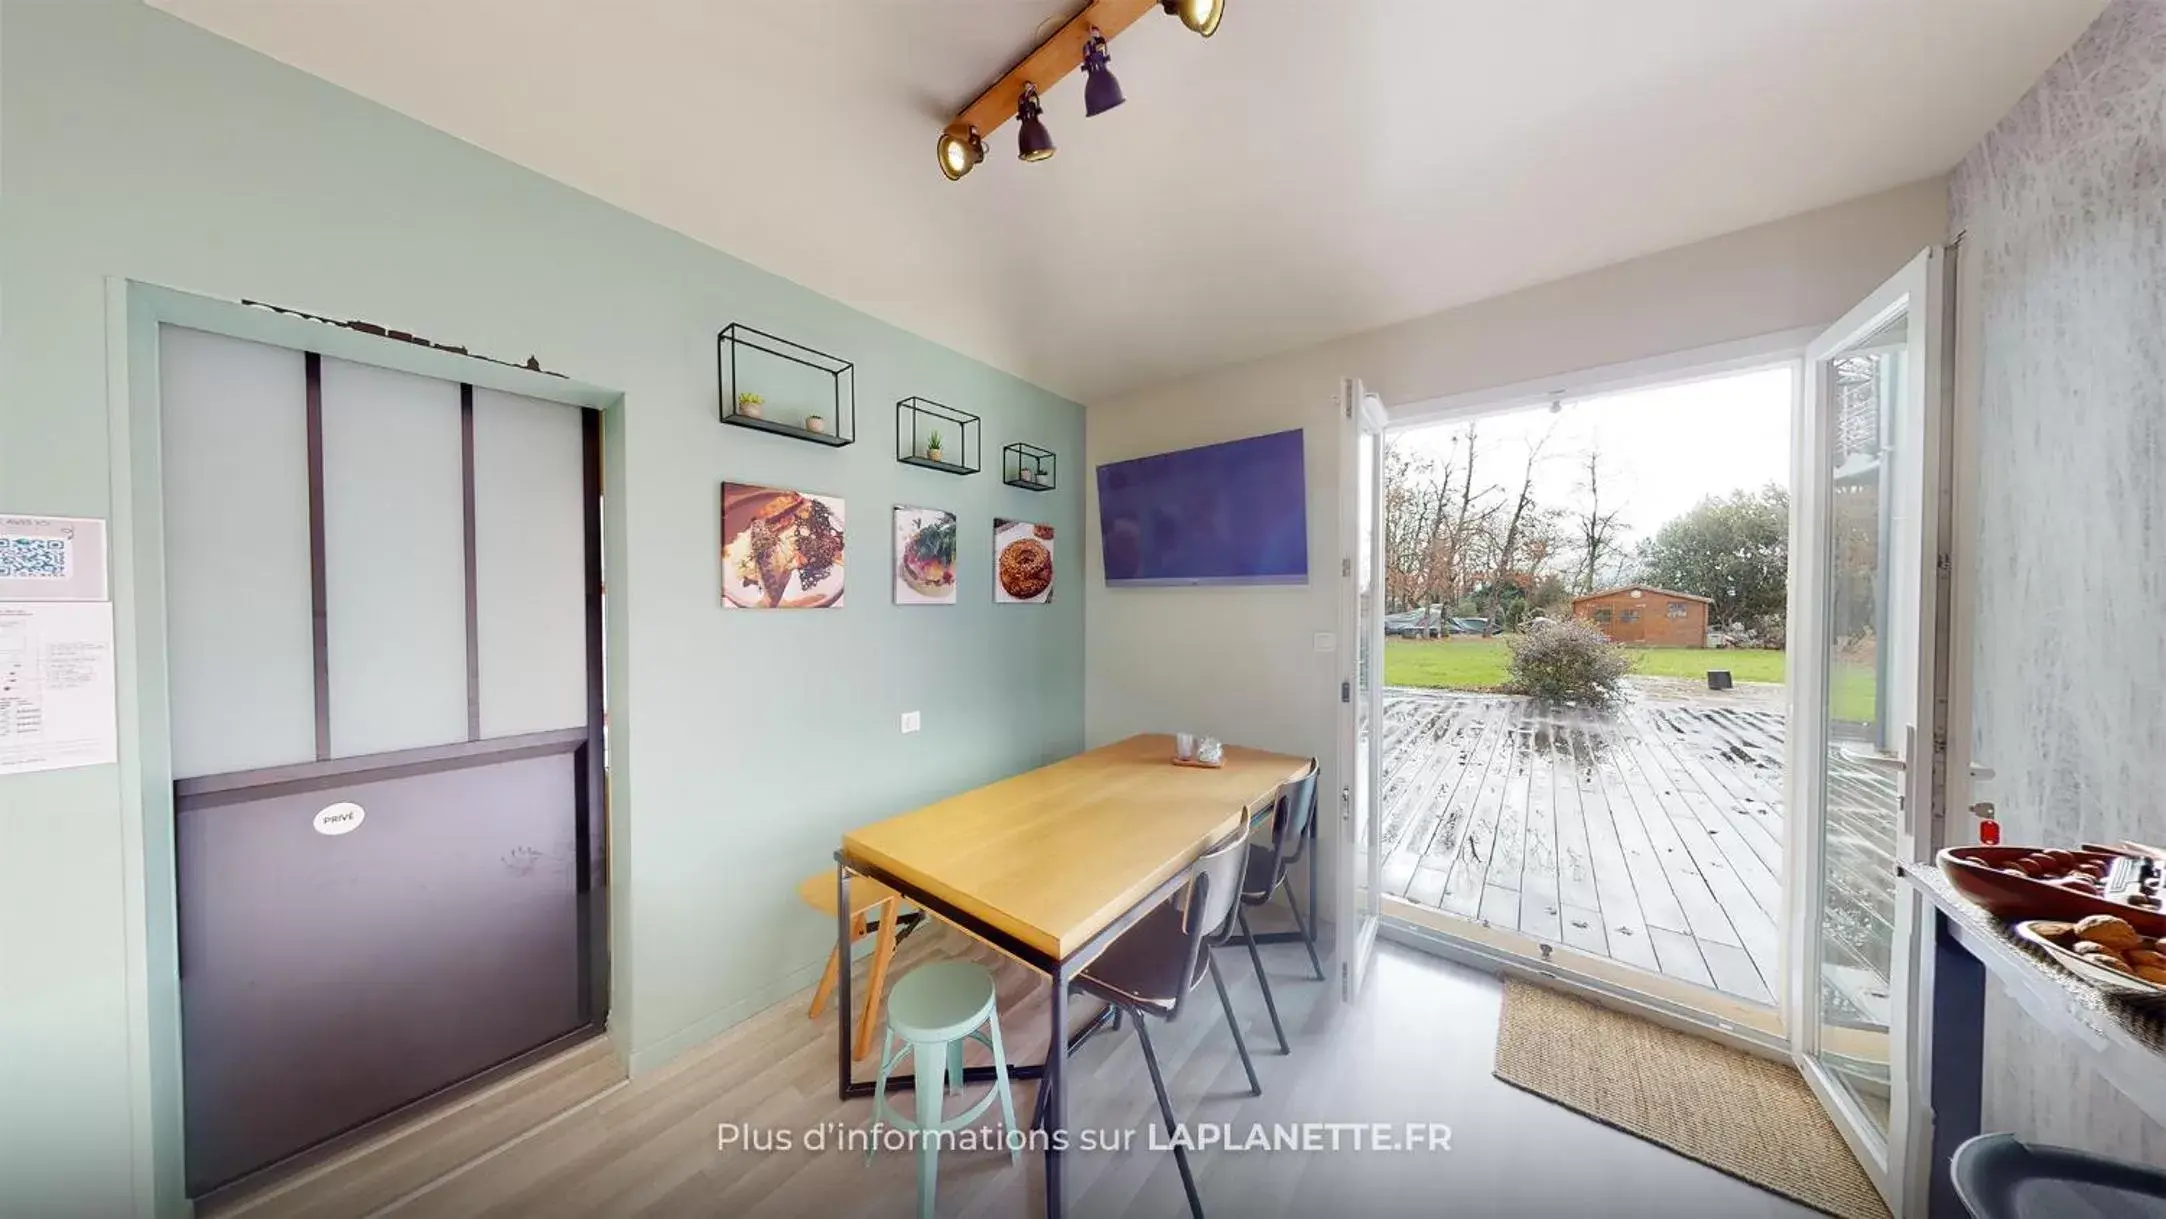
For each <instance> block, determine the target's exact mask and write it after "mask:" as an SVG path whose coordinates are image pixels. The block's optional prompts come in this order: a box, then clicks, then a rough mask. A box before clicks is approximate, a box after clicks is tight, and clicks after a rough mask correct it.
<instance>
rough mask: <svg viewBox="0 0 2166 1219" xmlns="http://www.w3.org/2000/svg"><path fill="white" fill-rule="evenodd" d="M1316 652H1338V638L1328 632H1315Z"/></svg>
mask: <svg viewBox="0 0 2166 1219" xmlns="http://www.w3.org/2000/svg"><path fill="white" fill-rule="evenodd" d="M1316 650H1317V651H1319V652H1336V651H1338V650H1339V637H1338V636H1337V635H1334V634H1332V633H1331V632H1330V631H1318V632H1316Z"/></svg>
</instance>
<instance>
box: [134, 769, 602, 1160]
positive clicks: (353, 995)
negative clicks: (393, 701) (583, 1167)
mask: <svg viewBox="0 0 2166 1219" xmlns="http://www.w3.org/2000/svg"><path fill="white" fill-rule="evenodd" d="M580 782H581V776H580V774H579V766H578V760H577V756H576V755H575V754H574V753H573V752H571V751H569V750H567V751H565V752H560V753H552V754H548V755H545V756H541V757H520V758H516V759H513V760H508V761H482V762H478V763H474V764H468V765H464V766H460V767H458V768H456V769H446V770H438V771H434V772H431V773H425V774H407V775H404V776H402V777H396V778H383V779H377V780H374V781H371V780H370V779H369V777H368V775H366V774H360V775H355V776H352V777H350V778H347V779H345V780H343V781H334V783H333V784H331V785H327V786H325V787H323V788H322V789H320V790H313V791H306V792H302V793H298V794H295V793H292V792H291V791H290V790H288V791H287V792H286V794H280V795H274V796H269V797H267V798H264V799H259V800H248V799H246V798H245V796H243V797H241V798H239V799H235V798H234V796H233V795H228V796H226V797H225V799H226V800H227V801H230V802H227V803H218V804H215V805H211V806H208V807H194V808H191V807H189V804H188V802H187V801H186V800H184V801H183V803H182V808H181V811H180V813H179V817H178V827H179V840H178V842H177V844H176V846H177V854H178V861H179V871H180V877H179V880H180V885H179V890H180V894H181V903H180V935H181V950H182V958H181V959H182V976H181V1007H182V1035H183V1039H184V1053H185V1061H186V1064H187V1069H186V1079H185V1081H184V1087H185V1090H186V1104H187V1126H186V1129H187V1139H188V1155H187V1160H188V1176H189V1182H188V1184H189V1192H190V1193H191V1194H201V1193H203V1192H204V1191H206V1190H209V1189H212V1188H216V1187H217V1186H219V1185H222V1184H225V1183H227V1182H229V1181H232V1180H233V1179H235V1178H236V1177H239V1176H242V1175H244V1174H246V1173H249V1172H252V1171H254V1170H256V1169H258V1168H261V1167H264V1166H266V1165H269V1164H271V1163H274V1162H276V1161H278V1160H280V1159H282V1158H284V1157H286V1156H288V1155H291V1154H293V1153H294V1152H297V1151H300V1150H302V1149H304V1148H307V1147H310V1146H312V1145H314V1144H317V1143H319V1142H321V1141H323V1140H324V1139H327V1138H331V1137H333V1136H335V1135H338V1134H340V1133H341V1132H344V1131H347V1130H350V1129H352V1128H354V1127H356V1126H358V1125H361V1124H363V1123H365V1122H368V1121H370V1120H371V1119H374V1118H377V1117H381V1116H383V1115H384V1114H386V1113H389V1112H391V1111H392V1110H394V1109H397V1108H399V1107H400V1106H402V1105H405V1104H408V1103H410V1102H412V1101H415V1100H418V1099H420V1098H422V1097H425V1096H427V1095H429V1094H430V1093H432V1092H435V1091H437V1090H439V1089H442V1088H444V1087H447V1086H449V1085H451V1084H454V1083H457V1082H458V1081H460V1080H462V1079H466V1078H468V1077H470V1076H473V1075H474V1074H476V1073H477V1072H480V1071H484V1070H487V1069H488V1068H489V1067H491V1066H493V1065H495V1064H497V1063H501V1062H504V1061H505V1060H507V1059H510V1058H513V1057H515V1056H517V1055H519V1054H521V1053H523V1052H525V1051H527V1050H530V1049H533V1048H534V1047H536V1046H539V1045H541V1044H543V1043H545V1042H548V1041H550V1040H552V1039H553V1038H556V1037H559V1036H561V1035H563V1034H565V1033H568V1032H571V1031H573V1030H575V1029H577V1028H579V1027H581V1026H582V1025H584V1024H586V1023H587V1022H588V1020H589V1015H588V1013H587V1012H586V1010H585V1007H584V1005H583V1003H582V998H583V996H582V993H581V987H580V979H581V976H582V973H581V953H582V944H581V936H580V924H579V904H580V901H581V894H580V892H579V851H578V844H577V843H576V841H575V838H574V835H575V834H576V832H577V829H578V826H579V816H578V814H579V811H580V787H579V784H580ZM339 803H351V804H355V805H358V806H359V807H360V808H361V810H362V815H361V817H360V819H359V822H358V824H356V825H354V826H353V828H352V829H351V830H350V831H348V832H345V833H336V834H333V833H325V832H321V831H320V830H319V829H318V827H317V815H318V813H319V812H320V811H321V810H324V809H325V808H327V807H329V806H331V805H334V804H339ZM332 828H336V827H335V825H334V826H333V827H332Z"/></svg>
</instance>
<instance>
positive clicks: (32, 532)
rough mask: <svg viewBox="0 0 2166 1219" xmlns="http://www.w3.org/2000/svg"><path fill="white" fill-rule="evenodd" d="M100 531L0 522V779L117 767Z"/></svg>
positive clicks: (57, 521)
mask: <svg viewBox="0 0 2166 1219" xmlns="http://www.w3.org/2000/svg"><path fill="white" fill-rule="evenodd" d="M105 595H106V570H105V522H104V521H98V520H84V519H78V518H73V517H50V516H0V775H9V774H22V773H26V772H29V771H35V770H59V769H62V768H65V767H70V766H96V765H100V764H103V763H109V762H113V761H115V760H117V758H118V749H117V744H116V740H115V737H116V731H115V725H114V696H113V606H112V604H111V603H110V602H108V601H106V600H105Z"/></svg>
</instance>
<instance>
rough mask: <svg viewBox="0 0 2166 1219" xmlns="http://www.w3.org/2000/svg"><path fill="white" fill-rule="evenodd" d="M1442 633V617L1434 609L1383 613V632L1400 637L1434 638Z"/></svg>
mask: <svg viewBox="0 0 2166 1219" xmlns="http://www.w3.org/2000/svg"><path fill="white" fill-rule="evenodd" d="M1443 633H1444V619H1443V618H1442V616H1440V615H1439V614H1438V613H1437V612H1436V610H1435V609H1433V608H1432V609H1418V610H1401V611H1399V612H1398V613H1396V614H1386V615H1384V634H1385V635H1386V636H1393V635H1396V636H1398V637H1400V638H1402V639H1435V638H1437V637H1439V636H1441V635H1442V634H1443Z"/></svg>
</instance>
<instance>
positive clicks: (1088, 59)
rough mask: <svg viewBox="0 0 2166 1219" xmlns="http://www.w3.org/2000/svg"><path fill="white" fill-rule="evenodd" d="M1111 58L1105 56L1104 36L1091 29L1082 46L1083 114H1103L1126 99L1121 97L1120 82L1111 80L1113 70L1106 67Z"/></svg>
mask: <svg viewBox="0 0 2166 1219" xmlns="http://www.w3.org/2000/svg"><path fill="white" fill-rule="evenodd" d="M1112 61H1113V59H1112V56H1110V55H1108V54H1106V36H1105V35H1104V34H1101V33H1099V32H1098V31H1097V30H1095V29H1093V30H1092V31H1091V36H1090V38H1089V40H1088V41H1086V42H1084V44H1083V74H1084V78H1085V79H1084V81H1083V113H1084V114H1085V115H1094V114H1104V113H1105V112H1106V111H1108V110H1111V109H1113V108H1114V107H1115V106H1118V105H1120V104H1121V103H1122V102H1124V101H1127V100H1128V99H1127V98H1125V97H1122V96H1121V82H1119V81H1117V80H1115V79H1113V70H1112V68H1110V67H1108V66H1107V65H1108V64H1110V63H1112Z"/></svg>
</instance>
